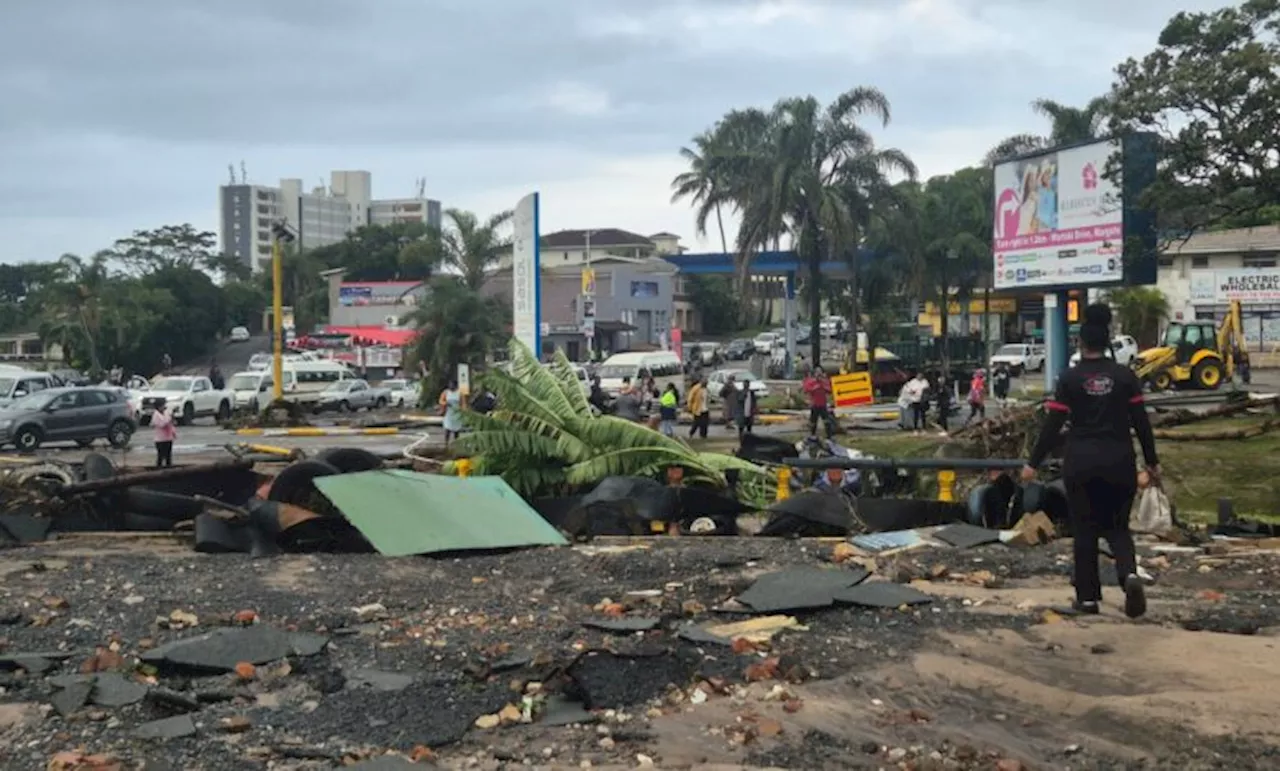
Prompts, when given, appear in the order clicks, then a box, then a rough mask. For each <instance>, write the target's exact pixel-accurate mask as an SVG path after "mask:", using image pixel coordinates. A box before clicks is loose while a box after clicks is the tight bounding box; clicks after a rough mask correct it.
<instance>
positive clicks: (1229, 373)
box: [1216, 300, 1246, 380]
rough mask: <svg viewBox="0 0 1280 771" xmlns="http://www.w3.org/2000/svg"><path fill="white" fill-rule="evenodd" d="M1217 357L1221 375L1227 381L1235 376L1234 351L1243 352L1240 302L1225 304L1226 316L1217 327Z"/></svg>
mask: <svg viewBox="0 0 1280 771" xmlns="http://www.w3.org/2000/svg"><path fill="white" fill-rule="evenodd" d="M1216 342H1217V345H1218V355H1219V356H1221V357H1222V364H1223V374H1224V375H1225V377H1226V379H1227V380H1231V378H1232V377H1233V376H1234V375H1235V371H1236V364H1237V363H1238V362H1237V361H1236V351H1243V350H1245V345H1246V341H1245V338H1244V320H1243V319H1242V318H1241V312H1240V301H1239V300H1232V301H1231V302H1230V303H1228V304H1227V316H1226V318H1224V319H1223V320H1222V326H1220V327H1218V339H1217V341H1216Z"/></svg>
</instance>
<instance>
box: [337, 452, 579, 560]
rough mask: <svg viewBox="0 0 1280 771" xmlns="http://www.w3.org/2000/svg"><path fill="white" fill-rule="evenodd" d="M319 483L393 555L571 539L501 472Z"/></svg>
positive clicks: (377, 474) (386, 475)
mask: <svg viewBox="0 0 1280 771" xmlns="http://www.w3.org/2000/svg"><path fill="white" fill-rule="evenodd" d="M315 485H316V487H317V488H318V489H319V490H320V492H321V493H323V494H324V496H325V497H326V498H328V499H329V500H330V501H331V502H332V503H333V505H334V506H336V507H338V510H339V511H341V512H342V514H343V515H344V516H345V517H346V518H347V519H348V520H349V521H350V522H351V524H352V525H354V526H355V527H356V529H357V530H359V531H360V532H361V533H362V534H363V535H364V537H365V538H367V539H369V543H371V544H373V548H375V549H377V550H378V551H379V552H380V553H382V554H385V555H387V556H389V557H403V556H407V555H410V554H430V553H433V552H442V551H469V550H483V549H506V548H513V547H520V546H564V545H566V544H567V543H568V542H567V541H566V540H565V539H564V536H562V535H560V533H559V531H557V530H556V529H555V528H554V527H552V526H551V525H550V524H548V523H547V521H546V520H545V519H543V518H542V516H541V515H539V514H538V512H536V511H534V509H533V508H532V507H531V506H529V504H527V503H525V501H524V499H523V498H521V497H520V496H519V495H518V494H517V493H516V491H515V490H512V489H511V487H510V485H508V484H507V483H506V482H504V481H503V480H502V477H469V478H466V479H462V478H459V477H453V476H440V475H437V474H421V473H418V472H416V471H402V470H398V469H396V470H379V471H362V472H359V473H355V474H339V475H337V476H330V477H318V478H317V479H316V480H315Z"/></svg>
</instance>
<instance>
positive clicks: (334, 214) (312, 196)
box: [219, 171, 441, 272]
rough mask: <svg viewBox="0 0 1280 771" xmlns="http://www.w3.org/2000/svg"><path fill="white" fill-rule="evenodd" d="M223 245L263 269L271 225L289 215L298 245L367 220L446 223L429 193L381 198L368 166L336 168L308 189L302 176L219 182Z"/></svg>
mask: <svg viewBox="0 0 1280 771" xmlns="http://www.w3.org/2000/svg"><path fill="white" fill-rule="evenodd" d="M219 204H220V209H221V217H220V220H219V230H220V235H221V240H222V249H223V251H224V252H225V253H227V254H234V255H236V256H237V257H239V258H240V259H241V260H242V261H243V262H245V263H246V264H248V265H250V266H252V268H253V270H254V271H255V272H256V271H259V270H263V269H265V268H266V267H267V266H269V264H270V261H271V225H272V223H273V222H276V221H278V220H284V221H285V222H287V223H288V224H289V226H290V227H292V228H293V230H294V232H295V233H296V234H297V241H296V243H295V247H296V248H300V249H315V248H317V247H320V246H327V245H329V244H334V243H337V242H339V241H341V240H342V239H344V238H346V236H347V234H348V233H350V232H351V231H353V230H355V229H356V228H359V227H361V226H363V225H369V224H376V225H389V224H392V223H397V222H422V223H425V224H428V225H434V226H437V227H438V226H439V225H440V209H441V207H440V202H439V201H435V200H431V199H428V198H426V197H422V196H420V197H418V198H396V199H382V200H375V199H374V198H373V179H372V175H371V174H370V173H369V172H367V171H333V172H330V174H329V184H328V185H327V186H326V185H324V184H323V181H322V183H321V184H320V185H317V186H314V187H312V188H310V189H306V188H304V186H303V181H302V180H301V179H297V178H289V179H281V180H280V184H279V185H278V186H276V187H268V186H265V185H253V184H248V183H247V182H245V181H244V180H243V179H241V180H240V181H238V182H234V181H233V182H232V183H231V184H228V185H222V186H221V187H220V188H219Z"/></svg>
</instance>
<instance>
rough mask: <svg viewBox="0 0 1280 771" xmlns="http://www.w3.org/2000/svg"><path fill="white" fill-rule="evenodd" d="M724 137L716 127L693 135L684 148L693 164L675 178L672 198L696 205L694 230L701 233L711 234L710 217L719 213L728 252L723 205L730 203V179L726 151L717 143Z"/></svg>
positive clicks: (722, 246)
mask: <svg viewBox="0 0 1280 771" xmlns="http://www.w3.org/2000/svg"><path fill="white" fill-rule="evenodd" d="M723 139H724V137H723V136H722V135H721V134H720V133H719V132H717V130H716V129H712V130H710V131H704V132H702V133H701V134H698V135H697V136H695V137H694V138H693V142H692V145H693V146H692V147H682V148H680V156H681V157H682V158H684V160H685V162H687V163H688V164H689V170H688V171H686V172H683V173H681V174H679V175H677V176H676V178H675V179H674V180H672V182H671V187H672V189H673V191H674V192H673V193H672V195H671V202H672V203H675V202H676V201H680V200H684V199H688V200H689V202H690V203H691V204H693V206H694V211H695V214H694V231H695V232H696V233H697V234H698V235H699V236H705V235H706V234H707V220H708V219H710V217H711V215H712V214H715V216H716V228H717V229H718V230H719V231H720V250H721V251H723V252H725V253H728V251H729V242H728V240H726V239H725V235H724V214H723V211H722V208H723V206H724V205H725V204H728V203H730V200H729V198H728V196H729V187H730V186H729V181H728V180H727V179H726V178H725V176H726V175H725V169H724V165H723V158H724V155H725V151H724V149H723V148H722V147H720V146H719V145H718V144H717V143H718V142H721V141H723Z"/></svg>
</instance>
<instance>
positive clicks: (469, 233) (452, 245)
mask: <svg viewBox="0 0 1280 771" xmlns="http://www.w3.org/2000/svg"><path fill="white" fill-rule="evenodd" d="M444 216H445V217H447V218H448V219H449V227H446V228H445V229H443V230H442V231H440V233H439V236H438V237H439V249H440V257H441V261H442V262H443V263H444V264H445V265H448V266H450V267H452V268H453V269H454V270H456V271H458V272H459V273H461V274H462V281H463V283H464V284H465V285H466V286H467V287H468V288H470V289H471V290H472V291H477V292H478V291H480V288H481V287H483V286H484V282H485V279H486V278H488V275H489V271H490V269H492V268H493V266H494V265H496V264H497V262H498V260H499V258H500V257H501V256H502V252H503V251H504V250H505V249H507V248H508V247H510V245H511V238H510V237H509V236H507V235H504V234H503V233H502V230H503V226H504V225H506V224H507V222H509V221H510V220H511V216H512V212H510V211H503V212H498V213H497V214H495V215H493V216H492V217H490V218H489V219H487V220H485V221H484V222H481V221H480V219H479V218H478V217H476V215H475V214H473V213H471V212H469V211H463V210H461V209H448V210H446V211H445V213H444Z"/></svg>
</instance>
